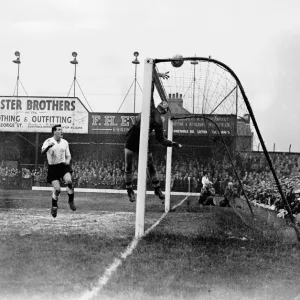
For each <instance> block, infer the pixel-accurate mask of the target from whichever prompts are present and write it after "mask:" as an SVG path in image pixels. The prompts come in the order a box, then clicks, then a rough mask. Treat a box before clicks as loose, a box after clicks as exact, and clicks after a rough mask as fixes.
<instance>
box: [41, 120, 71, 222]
mask: <svg viewBox="0 0 300 300" xmlns="http://www.w3.org/2000/svg"><path fill="white" fill-rule="evenodd" d="M52 133H53V137H51V138H49V139H47V140H46V141H45V142H44V144H43V146H42V154H44V153H46V154H47V160H48V175H47V182H48V183H51V184H52V186H53V188H54V191H53V193H52V208H51V215H52V216H53V218H56V216H57V209H58V207H57V202H58V199H59V194H60V191H61V189H60V180H63V181H64V182H65V183H66V185H67V193H68V197H69V201H68V202H69V205H70V208H71V210H73V211H75V210H76V206H75V204H74V187H73V184H72V175H71V174H72V172H73V171H72V168H71V166H70V161H71V153H70V149H69V143H68V142H67V141H66V140H64V139H63V138H62V137H63V130H62V127H61V125H60V124H59V125H55V126H53V127H52Z"/></svg>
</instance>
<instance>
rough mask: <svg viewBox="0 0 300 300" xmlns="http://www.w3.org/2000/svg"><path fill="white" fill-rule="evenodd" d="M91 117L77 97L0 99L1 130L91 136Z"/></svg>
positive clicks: (0, 97) (1, 97) (2, 97)
mask: <svg viewBox="0 0 300 300" xmlns="http://www.w3.org/2000/svg"><path fill="white" fill-rule="evenodd" d="M88 116H89V113H88V111H87V109H86V108H85V107H84V105H83V104H82V103H81V102H80V100H79V99H78V98H66V97H23V96H22V97H5V96H0V131H15V132H48V133H49V132H50V133H51V127H52V126H53V125H56V124H61V126H62V127H63V131H64V132H66V133H88Z"/></svg>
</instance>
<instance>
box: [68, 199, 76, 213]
mask: <svg viewBox="0 0 300 300" xmlns="http://www.w3.org/2000/svg"><path fill="white" fill-rule="evenodd" d="M68 203H69V206H70V208H71V210H73V211H75V210H76V206H75V204H74V201H68Z"/></svg>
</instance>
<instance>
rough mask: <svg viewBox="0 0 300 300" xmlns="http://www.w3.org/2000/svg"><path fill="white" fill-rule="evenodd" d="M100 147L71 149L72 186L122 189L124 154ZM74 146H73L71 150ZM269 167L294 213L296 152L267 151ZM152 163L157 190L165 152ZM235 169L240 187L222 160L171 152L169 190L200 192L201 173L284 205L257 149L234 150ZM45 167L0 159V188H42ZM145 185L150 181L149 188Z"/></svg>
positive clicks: (218, 184) (299, 183) (298, 179)
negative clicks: (10, 164)
mask: <svg viewBox="0 0 300 300" xmlns="http://www.w3.org/2000/svg"><path fill="white" fill-rule="evenodd" d="M112 149H113V147H108V148H106V150H105V151H101V154H99V152H95V151H74V155H73V161H72V168H73V171H74V172H73V179H74V184H75V187H80V188H100V189H103V188H110V189H124V187H125V182H124V158H123V149H122V147H117V148H116V149H114V150H113V151H112ZM77 150H78V149H77ZM270 156H271V159H272V162H273V166H274V169H275V170H276V174H277V176H278V178H279V181H280V184H281V187H282V189H283V191H284V193H285V194H286V195H287V199H288V200H289V202H290V205H291V206H292V209H293V212H294V213H295V214H297V213H300V205H298V202H299V203H300V199H299V201H298V200H297V193H296V196H295V193H294V191H295V189H297V188H298V187H300V154H290V153H271V154H270ZM154 158H155V165H156V168H157V171H158V177H159V180H160V183H161V186H162V188H164V186H165V173H166V166H165V156H164V154H163V153H157V154H155V155H154ZM234 164H235V170H236V172H237V173H238V175H239V178H240V179H241V182H242V183H243V189H241V187H240V185H239V182H238V180H237V178H236V176H234V175H235V174H234V169H233V168H232V165H231V163H230V162H229V161H228V160H224V161H221V162H220V161H216V160H215V159H214V157H212V158H207V157H206V158H201V157H197V155H195V153H189V154H187V153H186V152H184V151H182V152H181V153H178V152H177V154H175V155H174V158H173V161H172V178H171V190H172V191H183V192H187V191H191V192H195V193H200V191H201V188H202V184H201V178H202V176H203V173H204V171H206V172H207V173H208V176H209V179H210V181H211V182H213V185H214V188H215V190H216V194H218V195H222V194H223V193H224V189H225V187H226V185H227V183H228V182H232V183H233V185H234V186H235V188H236V189H237V190H238V192H239V194H244V195H246V196H247V197H248V199H249V200H251V201H253V202H254V203H256V204H260V205H264V206H267V207H270V208H271V209H276V210H281V209H284V203H283V202H282V200H281V197H280V195H279V192H278V188H277V186H276V183H275V180H274V178H273V176H272V173H271V171H270V168H269V165H268V164H267V160H266V158H265V156H264V154H263V153H258V152H254V153H240V154H239V155H238V156H236V157H235V159H234ZM134 169H135V172H134V181H133V183H134V186H135V187H136V186H137V160H136V161H135V162H134ZM46 174H47V166H46V164H44V165H43V166H40V167H39V169H38V170H31V171H30V170H29V169H27V168H21V169H17V168H11V167H8V166H4V163H3V162H2V164H1V163H0V188H6V189H9V188H26V187H30V186H31V185H35V186H45V185H47V183H46ZM148 187H149V188H150V183H149V186H148Z"/></svg>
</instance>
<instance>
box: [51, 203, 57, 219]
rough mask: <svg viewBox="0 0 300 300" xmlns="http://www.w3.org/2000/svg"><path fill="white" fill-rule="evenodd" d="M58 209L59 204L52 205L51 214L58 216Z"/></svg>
mask: <svg viewBox="0 0 300 300" xmlns="http://www.w3.org/2000/svg"><path fill="white" fill-rule="evenodd" d="M57 209H58V207H57V206H52V208H51V215H52V217H53V218H56V216H57Z"/></svg>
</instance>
